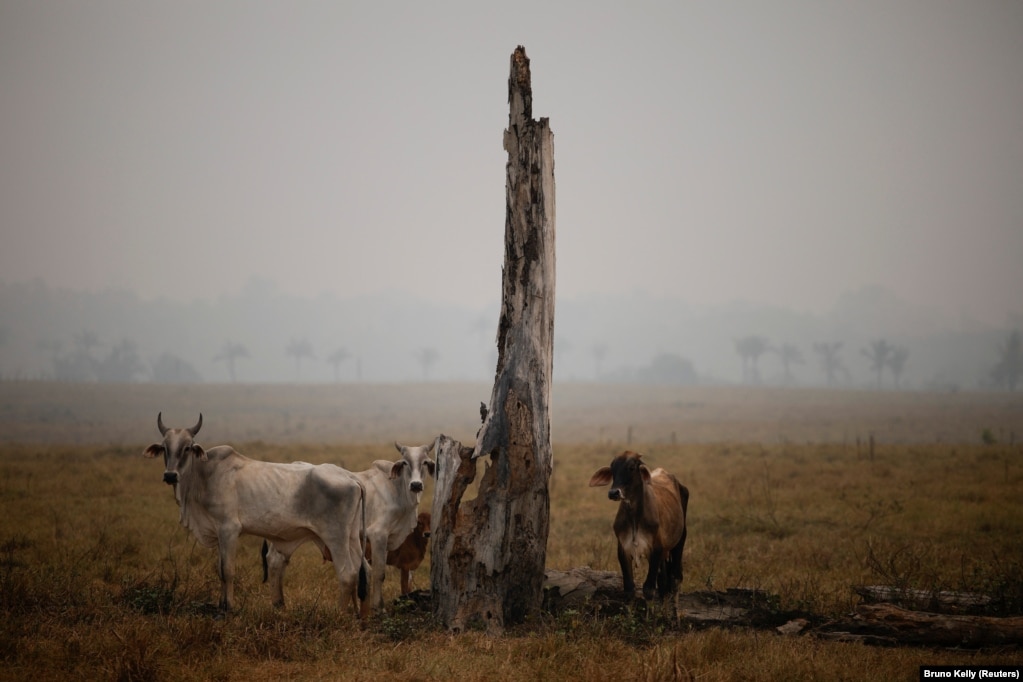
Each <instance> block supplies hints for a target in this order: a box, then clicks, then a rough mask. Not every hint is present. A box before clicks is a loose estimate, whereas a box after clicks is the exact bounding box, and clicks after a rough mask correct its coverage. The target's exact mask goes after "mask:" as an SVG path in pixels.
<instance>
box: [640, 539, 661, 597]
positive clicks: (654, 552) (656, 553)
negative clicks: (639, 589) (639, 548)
mask: <svg viewBox="0 0 1023 682" xmlns="http://www.w3.org/2000/svg"><path fill="white" fill-rule="evenodd" d="M663 563H664V550H662V549H651V550H650V570H649V571H648V572H647V574H646V581H645V582H644V583H643V599H646V600H647V601H650V600H651V599H653V598H654V595H655V594H657V591H658V590H657V588H658V587H659V586H661V585H662V583H661V578H660V574H661V564H663Z"/></svg>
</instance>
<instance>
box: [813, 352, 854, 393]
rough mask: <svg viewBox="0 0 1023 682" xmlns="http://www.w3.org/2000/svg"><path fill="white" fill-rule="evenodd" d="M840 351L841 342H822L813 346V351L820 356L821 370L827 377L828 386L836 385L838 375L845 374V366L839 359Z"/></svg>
mask: <svg viewBox="0 0 1023 682" xmlns="http://www.w3.org/2000/svg"><path fill="white" fill-rule="evenodd" d="M841 350H842V342H841V341H822V342H820V343H815V344H813V351H814V352H815V353H817V355H819V356H820V361H821V369H823V370H824V374H825V376H826V377H827V383H828V386H835V385H836V384H838V373H839V372H843V373H844V372H846V369H845V364H844V363H843V362H842V358H840V357H839V353H840V352H841Z"/></svg>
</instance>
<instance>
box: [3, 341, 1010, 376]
mask: <svg viewBox="0 0 1023 682" xmlns="http://www.w3.org/2000/svg"><path fill="white" fill-rule="evenodd" d="M6 336H7V332H5V331H4V329H3V328H0V345H2V344H3V343H4V341H5V339H6ZM558 343H560V344H563V345H564V346H565V347H567V348H572V344H571V342H569V341H566V340H564V339H559V341H558ZM38 345H39V348H40V349H41V350H43V351H45V352H47V353H49V354H50V356H51V359H52V363H53V371H52V374H49V375H44V376H39V377H35V379H37V380H53V381H59V382H112V383H116V382H121V383H130V382H139V381H151V382H155V383H182V384H187V383H201V382H202V381H204V379H203V377H202V376H201V375H200V373H199V372H198V371H197V370H196V369H195V367H194V366H192V364H191V363H189V362H187V361H186V360H184V359H182V358H181V357H179V356H178V355H175V354H173V353H169V352H164V353H162V354H160V355H159V356H157V357H156V359H155V360H153V361H151V362H150V363H149V364H148V365H147V363H146V362H145V361H144V360H143V359H142V355H141V353H140V352H139V348H138V345H137V344H136V343H134V342H133V341H131V340H128V339H122V340H121V341H118V342H115V343H113V344H110V345H109V346H106V350H105V352H102V353H100V352H98V351H99V350H100V349H102V348H104V344H103V343H102V342H101V341H100V339H99V337H98V335H97V334H95V333H94V332H92V331H88V330H83V331H81V332H79V333H76V334H74V335H73V336H72V339H71V344H70V347H69V349H68V350H67V351H65V350H64V344H63V343H61V342H60V341H59V340H41V341H39V344H38ZM734 346H735V352H736V354H737V355H738V356H739V358H740V364H741V379H740V382H739V383H740V384H743V385H749V386H757V385H764V384H765V382H764V380H763V377H762V374H761V368H760V362H761V358H762V357H763V356H767V355H773V356H776V357H777V358H778V362H779V364H780V366H781V371H782V374H781V381H780V383H781V385H784V386H795V385H797V383H798V382H797V381H796V378H795V373H794V367H795V366H796V365H805V364H806V358H805V356H804V355H803V351H802V349H801V348H799V347H798V346H797V345H795V344H791V343H781V344H778V345H775V344H772V343H771V342H770V340H769V339H768V338H767V337H765V336H762V335H759V334H750V335H746V336H742V337H739V338H736V339H734ZM556 347H557V346H556ZM844 349H845V347H844V343H843V342H842V341H822V342H815V343H813V344H812V350H813V353H814V355H816V357H817V365H818V368H819V370H820V372H821V375H822V378H823V383H824V385H825V386H828V387H841V386H850V385H853V381H852V372H850V370H849V368H848V366H847V365H846V362H845V359H844V357H843V351H844ZM590 351H591V354H592V356H593V360H594V378H593V380H595V381H606V382H609V383H622V382H628V381H635V382H636V383H648V384H675V385H696V384H699V383H702V381H701V378H700V376H699V374H698V372H697V371H696V368H695V367H694V365H693V363H692V362H691V361H689V360H688V359H686V358H685V357H683V356H681V355H679V354H676V353H671V352H663V353H659V354H657V355H655V357H654V358H653V359H652V360H651V361H650V363H649V364H647V365H644V366H642V367H639V368H636V369H632V370H629V371H625V370H621V369H619V370H616V371H610V372H608V371H605V370H604V367H603V364H604V362H605V359H606V356H607V352H608V346H607V344H605V343H596V344H593V346H591V348H590ZM282 352H283V353H284V354H285V355H286V356H288V357H289V358H291V359H292V360H293V361H294V367H295V381H297V382H301V381H302V380H303V379H302V364H303V362H312V361H316V360H317V356H316V353H315V351H314V348H313V344H312V343H311V342H310V341H309V339H308V338H306V337H294V338H292V339H291V340H290V341H289V342H288V343H287V344H286V346H285V347H284V348H283V349H282ZM860 354H861V355H862V357H863V358H865V360H866V361H867V368H868V369H869V371H870V373H871V376H872V378H873V382H872V383H873V387H874V388H875V389H877V390H881V389H883V388H885V386H884V381H883V380H884V376H885V374H888V375H889V377H890V378H891V382H892V383H891V388H892V389H894V390H900V389H901V388H902V385H901V380H902V376H903V372H904V371H905V368H906V364H907V361H908V360H909V356H910V351H909V348H907V347H905V346H901V345H896V344H893V343H890V342H889V341H887V340H886V339H883V338H879V339H875V340H873V341H871V342H870V343H869V344H868V345H867V346H866V347H864V348H861V349H860ZM413 356H414V358H415V360H416V362H417V363H418V364H419V366H420V367H421V370H422V380H423V381H429V380H430V371H431V368H432V367H433V366H434V365H435V364H436V362H437V361H438V360H439V359H440V357H441V354H440V352H439V351H438V350H437V349H436V348H433V347H429V346H423V347H420V348H418V349H416V350H415V351H414V352H413ZM212 359H213V361H214V362H217V363H223V364H224V366H225V368H226V372H227V377H228V381H229V382H230V383H237V382H238V381H239V374H238V363H239V362H240V361H243V360H249V359H252V355H251V353H250V352H249V349H248V347H247V346H246V345H245V344H243V343H239V342H236V341H233V340H230V339H228V340H225V341H224V343H223V345H222V346H221V347H220V349H219V350H218V351H217V352H216V353H215V354H214V356H213V358H212ZM349 360H352V361H353V362H354V364H355V368H354V375H352V376H350V377H349V378H348V380H349V381H356V382H359V381H362V376H361V375H362V372H361V359H360V358H359V357H357V356H355V355H353V354H352V353H351V352H350V351H349V350H348V349H347V348H345V347H337V348H335V349H334V350H332V351H331V352H330V353H329V354H328V355H326V356H325V357H324V359H323V361H324V362H326V363H327V364H328V365H330V366H331V368H332V370H333V372H332V376H333V381H334V382H335V383H340V382H342V376H341V366H342V365H344V364H345V363H347V361H349ZM0 379H3V380H8V381H9V380H17V379H28V377H17V376H13V377H12V376H6V375H0ZM1021 383H1023V336H1021V334H1020V331H1019V330H1013V331H1011V332H1010V333H1009V335H1008V337H1007V338H1006V339H1005V340H1004V341H1003V342H1002V343H1001V344H1000V345H999V347H998V348H997V349H996V352H995V353H994V361H993V363H992V365H991V368H990V371H989V373H988V376H987V377H986V378H985V380H984V381H982V382H981V385H982V386H985V387H987V388H991V389H996V390H1006V391H1010V392H1012V391H1015V390H1016V388H1017V387H1018V386H1020V385H1021Z"/></svg>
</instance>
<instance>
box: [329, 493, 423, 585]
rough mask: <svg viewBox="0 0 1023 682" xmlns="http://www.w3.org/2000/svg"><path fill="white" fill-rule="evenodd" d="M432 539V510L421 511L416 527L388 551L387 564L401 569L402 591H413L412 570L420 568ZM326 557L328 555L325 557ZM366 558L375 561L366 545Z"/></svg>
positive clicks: (371, 551)
mask: <svg viewBox="0 0 1023 682" xmlns="http://www.w3.org/2000/svg"><path fill="white" fill-rule="evenodd" d="M429 539H430V512H419V516H418V517H416V527H415V528H413V529H412V532H411V533H409V534H408V537H406V538H405V540H404V541H402V543H401V544H400V545H399V546H398V548H397V549H392V550H390V551H389V552H388V553H387V565H388V566H394V567H395V568H397V569H398V570H399V571H401V593H402V594H408V593H409V592H411V591H412V571H414V570H416V569H417V568H419V564H421V563H423V558H424V557H425V556H426V545H427V542H429ZM324 558H325V559H326V558H327V557H324ZM366 559H368V560H369V561H370V562H372V561H373V550H372V549H371V548H370V546H369V545H367V546H366Z"/></svg>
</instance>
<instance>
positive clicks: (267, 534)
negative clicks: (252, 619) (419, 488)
mask: <svg viewBox="0 0 1023 682" xmlns="http://www.w3.org/2000/svg"><path fill="white" fill-rule="evenodd" d="M156 425H157V427H158V428H159V429H160V434H161V435H162V436H163V442H161V443H154V444H153V445H150V446H149V447H148V448H146V449H145V451H144V452H143V454H144V455H145V456H146V457H156V456H158V455H162V456H163V460H164V465H165V471H164V473H163V480H164V482H165V483H167V484H169V485H173V486H174V498H175V499H176V500H177V502H178V505H179V506H180V507H181V516H180V521H181V525H182V526H184V527H185V528H187V529H188V530H190V531H192V532H193V533H194V534H195V537H196V538H198V540H199V542H200V543H202V544H203V545H205V546H207V547H210V548H214V547H215V548H218V549H219V551H220V563H219V573H220V581H221V599H220V608H221V609H223V610H225V611H230V610H231V609H232V608H233V606H234V572H235V571H234V551H235V547H236V546H237V543H238V536H239V535H242V534H248V535H256V536H258V537H262V538H266V539H267V540H269V541H271V542H272V543H273V546H274V547H275V549H276V554H275V559H276V561H273V562H271V574H272V575H273V577H274V581H273V583H272V590H273V601H274V604H276V605H283V603H284V593H283V588H282V585H283V580H284V569H285V567H286V566H287V562H288V559H289V558H290V557H291V554H292V553H293V552H294V551H295V550H296V549H297V548H298V547H299V546H300V545H302V544H304V543H306V542H310V541H311V542H314V543H315V544H316V545H317V547H319V548H320V551H321V552H322V553H323V554H324V555H325V556H327V555H329V556H331V557H332V558H333V561H334V570H335V572H336V573H337V578H338V582H339V583H340V585H341V605H342V607H343V606H344V604H345V603H346V601H348V600H349V599H350V600H351V602H352V604H353V606H354V608H355V609H356V611H358V610H359V601H358V600H360V599H365V597H366V564H367V562H366V559H365V556H364V549H363V548H364V547H365V543H364V537H365V530H366V526H365V512H366V506H365V491H364V490H363V487H362V485H361V484H360V483H359V480H358V479H357V478H355V476H353V475H352V474H351V472H348V471H346V470H344V469H342V468H341V467H338V466H335V465H333V464H319V465H312V464H307V463H305V462H295V463H292V464H275V463H271V462H260V461H258V460H253V459H249V458H248V457H245V456H244V455H242V454H241V453H239V452H236V451H235V450H234V448H232V447H230V446H227V445H219V446H217V447H214V448H210V449H209V450H204V449H203V448H202V446H200V445H199V444H198V443H196V442H195V441H194V440H193V438H194V437H195V434H197V433H198V432H199V429H200V428H201V427H202V415H201V414H200V415H199V421H198V423H197V424H196V425H195V426H193V427H191V428H188V429H169V428H167V427H165V426H164V425H163V415H162V414H159V415H157V417H156Z"/></svg>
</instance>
